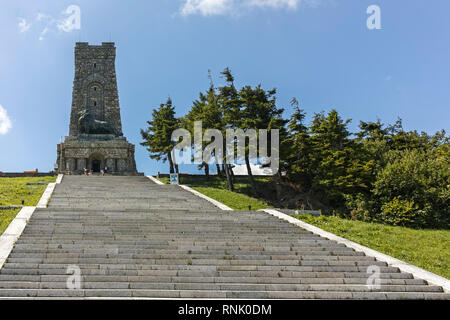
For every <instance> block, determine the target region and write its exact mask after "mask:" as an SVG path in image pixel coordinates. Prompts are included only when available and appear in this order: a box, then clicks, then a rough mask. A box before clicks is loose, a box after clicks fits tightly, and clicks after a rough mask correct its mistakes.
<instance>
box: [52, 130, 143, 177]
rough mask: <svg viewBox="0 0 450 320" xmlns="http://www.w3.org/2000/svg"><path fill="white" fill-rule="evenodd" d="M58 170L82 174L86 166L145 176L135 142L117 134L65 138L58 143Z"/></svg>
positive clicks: (91, 168)
mask: <svg viewBox="0 0 450 320" xmlns="http://www.w3.org/2000/svg"><path fill="white" fill-rule="evenodd" d="M57 153H58V157H57V163H56V164H55V171H56V172H58V173H63V174H69V175H70V174H83V172H84V169H87V170H89V171H90V170H92V172H101V171H102V170H105V169H106V173H107V174H114V175H142V174H140V173H138V172H137V171H136V161H135V159H134V145H133V144H131V143H129V142H128V141H127V140H126V138H125V137H115V136H114V135H108V134H102V135H87V134H84V135H79V136H76V137H73V136H69V137H66V139H65V141H64V143H60V144H58V147H57Z"/></svg>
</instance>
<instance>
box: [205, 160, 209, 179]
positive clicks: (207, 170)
mask: <svg viewBox="0 0 450 320" xmlns="http://www.w3.org/2000/svg"><path fill="white" fill-rule="evenodd" d="M204 166H205V176H206V180H209V164H207V163H204Z"/></svg>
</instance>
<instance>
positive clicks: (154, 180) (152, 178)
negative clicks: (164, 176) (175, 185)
mask: <svg viewBox="0 0 450 320" xmlns="http://www.w3.org/2000/svg"><path fill="white" fill-rule="evenodd" d="M147 178H149V179H150V180H152V181H153V182H154V183H156V184H164V183H162V182H161V181H159V180H158V179H156V178H155V177H152V176H147Z"/></svg>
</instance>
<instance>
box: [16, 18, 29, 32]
mask: <svg viewBox="0 0 450 320" xmlns="http://www.w3.org/2000/svg"><path fill="white" fill-rule="evenodd" d="M30 27H31V24H30V23H27V20H25V19H24V18H19V31H20V32H21V33H23V32H27V31H28V30H29V29H30Z"/></svg>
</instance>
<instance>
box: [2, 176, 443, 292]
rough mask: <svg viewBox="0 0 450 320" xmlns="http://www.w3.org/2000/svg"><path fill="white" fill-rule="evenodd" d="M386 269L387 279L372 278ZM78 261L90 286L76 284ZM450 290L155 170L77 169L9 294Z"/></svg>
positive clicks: (30, 237)
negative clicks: (167, 181) (214, 200)
mask: <svg viewBox="0 0 450 320" xmlns="http://www.w3.org/2000/svg"><path fill="white" fill-rule="evenodd" d="M372 265H376V266H379V268H380V272H381V273H380V278H381V281H382V284H381V288H380V289H372V290H371V289H369V288H368V287H367V285H366V281H367V278H368V276H369V274H368V273H367V268H368V266H372ZM68 266H77V267H78V268H80V270H81V288H80V289H75V290H72V289H67V279H68V277H69V276H70V274H68V273H67V270H68V269H67V268H68ZM25 297H35V298H64V297H66V298H67V297H69V298H95V297H97V298H252V299H260V298H262V299H265V298H269V299H276V298H294V299H303V298H306V299H310V298H314V299H449V298H450V297H449V295H448V294H445V293H443V290H442V288H441V287H439V286H432V285H429V284H428V283H427V282H425V281H424V280H421V279H414V278H413V276H412V275H411V274H408V273H402V272H400V271H399V270H398V269H397V268H393V267H389V266H388V265H387V264H386V263H384V262H382V261H376V260H375V259H374V258H371V257H367V256H365V255H364V254H363V253H360V252H356V251H354V250H353V249H350V248H348V247H346V246H344V245H341V244H338V243H336V242H334V241H330V240H327V239H325V238H321V237H320V236H318V235H315V234H313V233H310V232H308V231H306V230H303V229H301V228H298V227H296V226H294V225H291V224H289V223H287V222H284V221H281V220H279V219H277V218H275V217H273V216H271V215H269V214H266V213H263V212H257V211H221V210H219V209H217V208H216V207H215V206H213V205H212V204H211V203H209V202H207V201H206V200H203V199H200V198H198V197H196V196H195V195H193V194H191V193H190V192H188V191H185V190H183V189H182V188H181V187H179V186H170V185H164V186H161V185H156V184H154V183H152V182H151V181H150V180H148V179H147V178H145V177H109V176H106V177H98V176H93V177H84V176H65V177H64V179H63V182H62V183H61V184H60V185H58V186H57V187H56V189H55V192H54V194H53V196H52V199H51V201H50V204H49V206H48V208H46V209H36V211H35V212H34V214H33V216H32V218H31V219H30V221H29V223H28V225H27V226H26V228H25V230H24V232H23V234H22V236H21V237H20V238H19V240H18V241H17V242H16V244H15V246H14V249H13V251H12V252H11V254H10V256H9V257H8V259H7V261H6V263H5V265H4V267H3V268H2V269H1V270H0V298H25Z"/></svg>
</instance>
